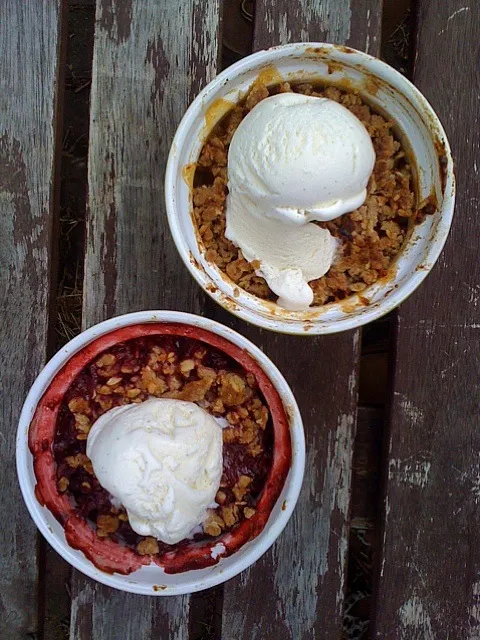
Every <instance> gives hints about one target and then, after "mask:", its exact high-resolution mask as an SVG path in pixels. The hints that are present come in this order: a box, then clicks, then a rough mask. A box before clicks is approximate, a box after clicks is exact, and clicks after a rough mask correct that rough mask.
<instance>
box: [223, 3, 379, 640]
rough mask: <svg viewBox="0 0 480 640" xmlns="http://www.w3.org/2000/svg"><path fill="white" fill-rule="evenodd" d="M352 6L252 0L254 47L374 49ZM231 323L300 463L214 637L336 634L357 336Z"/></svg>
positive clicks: (362, 6) (365, 9)
mask: <svg viewBox="0 0 480 640" xmlns="http://www.w3.org/2000/svg"><path fill="white" fill-rule="evenodd" d="M353 4H354V3H353V2H352V3H351V2H350V1H349V0H341V1H340V2H338V1H335V2H333V1H332V2H325V1H320V0H315V1H313V2H312V1H311V0H295V1H294V2H292V1H290V0H283V1H276V2H271V1H269V0H263V1H258V0H257V3H256V11H257V14H256V23H255V24H256V26H255V37H254V46H255V48H256V49H260V48H264V47H268V46H272V45H277V44H282V43H286V42H294V41H297V40H317V41H330V42H337V43H346V42H348V43H351V44H353V45H354V46H357V47H359V48H365V47H366V45H367V43H368V45H369V46H370V50H371V52H372V53H375V52H377V49H378V47H377V44H376V43H378V33H379V24H378V18H377V17H376V16H377V14H378V13H380V11H381V2H379V1H377V0H368V1H362V2H355V10H354V11H355V22H353V21H352V11H353ZM370 16H372V17H371V18H370ZM373 16H375V18H373ZM357 25H358V28H357ZM216 317H221V316H220V315H219V312H217V313H216ZM231 324H232V325H233V326H234V327H235V328H237V329H239V330H240V331H241V332H242V333H244V334H245V335H248V336H249V337H250V338H251V339H252V340H253V341H254V342H256V343H257V344H259V345H260V346H261V348H262V349H263V350H264V351H265V352H266V353H267V354H268V355H269V356H270V357H272V359H273V360H274V362H276V364H277V365H278V366H279V367H280V369H281V371H282V372H283V373H284V375H285V376H286V378H287V380H288V381H289V383H290V384H291V385H292V387H293V389H294V392H295V394H296V397H297V401H298V403H299V406H300V410H301V412H302V417H303V420H304V425H305V431H306V446H307V463H306V475H305V482H304V488H303V491H302V494H301V497H300V500H299V504H298V506H297V509H296V511H295V513H294V515H293V517H292V520H291V521H290V523H289V525H288V526H287V528H286V530H285V532H284V533H283V534H282V536H281V537H280V538H279V540H278V542H277V543H276V544H275V545H274V546H273V547H272V549H271V550H270V551H269V552H268V553H267V554H265V556H264V557H263V558H261V559H260V560H259V561H258V562H257V563H256V565H255V566H254V567H252V568H251V569H250V570H247V571H245V572H244V573H243V574H242V575H241V576H240V577H239V578H237V579H234V580H231V581H230V582H228V583H227V584H226V585H225V590H224V608H223V626H222V638H223V640H240V639H245V640H247V639H248V640H255V639H263V638H276V639H278V640H283V639H287V638H288V639H291V638H295V639H301V638H314V637H322V638H329V639H330V638H340V637H341V634H342V618H343V597H344V581H345V575H346V556H347V545H348V534H349V524H348V516H349V507H350V479H351V464H352V450H353V438H354V433H355V420H356V398H357V365H358V357H359V332H358V331H353V332H349V333H345V334H342V335H336V336H326V337H318V338H299V337H291V336H279V335H275V334H272V333H269V332H266V331H259V330H256V329H254V328H251V327H248V328H247V327H245V325H243V324H241V323H240V322H234V323H231Z"/></svg>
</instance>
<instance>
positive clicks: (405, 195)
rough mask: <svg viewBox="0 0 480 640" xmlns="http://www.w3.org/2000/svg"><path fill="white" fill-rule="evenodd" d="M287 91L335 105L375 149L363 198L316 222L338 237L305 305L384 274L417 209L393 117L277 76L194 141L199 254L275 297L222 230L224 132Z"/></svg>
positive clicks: (342, 294)
mask: <svg viewBox="0 0 480 640" xmlns="http://www.w3.org/2000/svg"><path fill="white" fill-rule="evenodd" d="M290 91H295V92H297V93H303V94H306V95H313V96H319V97H320V96H323V97H325V98H329V99H330V100H335V101H336V102H339V103H341V104H343V105H344V106H345V107H346V108H347V109H349V110H350V111H351V112H352V113H353V114H355V115H356V116H357V117H358V118H359V119H360V120H361V121H362V122H363V124H364V125H365V127H366V128H367V131H368V133H369V135H370V137H371V138H372V142H373V146H374V149H375V153H376V163H375V168H374V171H373V174H372V177H371V179H370V182H369V185H368V196H367V199H366V201H365V204H364V205H363V206H361V207H360V208H359V209H356V210H355V211H353V212H351V213H347V214H345V215H343V216H341V217H340V218H337V219H335V220H332V221H331V222H326V223H318V224H319V225H320V226H322V227H324V228H327V229H328V230H329V231H330V232H331V233H332V235H334V236H335V237H336V238H337V239H338V240H340V256H339V258H338V259H337V260H336V261H335V263H334V265H332V267H331V268H330V270H329V271H328V272H327V273H326V274H325V275H324V276H323V277H322V278H319V279H317V280H313V281H311V282H310V283H309V284H310V286H311V287H312V289H313V292H314V301H313V304H314V305H323V304H326V303H328V302H333V301H337V300H342V299H344V298H346V297H347V296H349V295H351V294H354V293H358V292H360V291H363V290H364V289H365V288H366V287H367V286H369V285H371V284H373V283H374V282H375V281H376V280H378V279H379V278H382V277H384V276H386V275H387V271H388V268H389V266H390V265H391V263H392V261H393V259H394V258H395V256H396V255H397V254H398V252H399V251H400V249H401V248H402V245H403V244H404V242H405V239H406V237H407V235H408V232H409V228H410V226H411V225H410V224H409V223H413V222H414V221H415V219H416V217H417V215H418V212H417V211H416V208H415V195H414V191H413V186H412V169H411V166H410V164H409V161H408V158H407V156H406V154H405V151H404V150H403V149H402V147H401V145H400V143H399V142H398V140H396V139H395V136H394V134H393V122H390V121H387V120H385V118H384V117H382V116H381V115H378V114H377V113H374V112H373V111H372V110H371V108H370V107H369V106H368V105H367V104H365V103H364V102H363V100H362V98H361V97H360V96H359V95H357V94H356V93H353V92H347V91H342V90H340V89H337V88H335V87H327V88H323V89H321V88H318V87H314V86H312V85H311V84H299V85H296V86H293V87H292V86H291V85H290V84H289V83H288V82H284V83H282V84H281V85H278V86H276V87H272V88H267V87H266V86H265V85H263V84H261V83H255V84H254V85H253V86H252V87H251V89H250V91H249V93H248V95H247V97H246V98H245V100H244V102H243V103H242V104H239V105H237V106H236V107H234V108H233V109H232V110H231V111H230V112H229V113H228V114H227V115H226V116H225V118H224V119H223V120H222V121H221V122H220V123H219V124H218V125H217V127H216V128H215V130H214V131H213V132H212V134H211V135H210V136H209V138H208V139H207V141H206V143H205V145H204V146H203V148H202V151H201V153H200V157H199V160H198V163H197V171H196V174H195V182H194V185H195V186H194V189H193V215H194V220H195V223H196V225H197V228H198V232H199V235H200V237H201V240H202V243H203V245H204V248H205V255H206V258H207V260H209V261H211V262H213V263H215V264H216V265H217V266H218V267H219V268H220V269H221V270H222V271H224V272H225V273H226V274H227V275H228V276H229V278H230V279H231V280H232V281H233V282H234V283H235V284H237V285H238V286H239V287H242V288H243V289H245V290H246V291H248V292H249V293H251V294H253V295H256V296H258V297H260V298H264V299H271V300H274V299H275V298H276V296H275V294H274V293H273V292H272V291H271V290H270V288H269V287H268V285H267V283H266V282H265V280H264V279H263V278H260V277H259V276H257V275H255V265H254V264H250V263H249V262H247V261H246V260H245V259H244V258H243V255H242V252H241V251H240V250H239V249H238V248H237V247H236V246H235V245H234V244H233V243H232V242H230V241H229V240H227V238H226V237H225V224H226V219H225V206H226V204H225V201H226V195H227V156H228V147H229V144H230V141H231V139H232V136H233V134H234V132H235V130H236V129H237V127H238V125H239V124H240V122H241V120H242V119H243V118H244V117H245V115H246V114H247V113H248V112H249V111H250V110H251V109H252V108H253V107H254V106H255V105H256V104H257V103H258V102H260V100H263V99H264V98H266V97H268V96H269V95H273V94H274V93H279V92H290ZM418 219H421V215H418Z"/></svg>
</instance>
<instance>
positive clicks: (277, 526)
mask: <svg viewBox="0 0 480 640" xmlns="http://www.w3.org/2000/svg"><path fill="white" fill-rule="evenodd" d="M146 322H178V323H183V324H187V325H190V326H195V327H200V328H202V329H205V330H207V331H210V332H212V333H216V334H217V335H219V336H222V337H223V338H225V339H227V340H229V341H230V342H232V343H233V344H235V345H237V346H239V347H241V348H242V349H245V350H246V351H247V352H248V353H249V354H250V355H251V356H253V357H254V358H255V360H256V361H257V362H258V363H259V364H260V366H261V367H262V369H263V370H264V371H265V373H266V374H267V375H268V377H269V378H270V380H271V382H272V383H273V384H274V386H275V387H276V389H277V391H278V393H279V394H280V397H281V399H282V401H283V404H284V406H285V408H286V410H287V416H288V417H289V420H290V434H291V440H292V464H291V468H290V471H289V474H288V476H287V479H286V481H285V485H284V487H283V490H282V492H281V494H280V497H279V498H278V500H277V502H276V504H275V507H274V509H273V511H272V513H271V514H270V518H269V520H268V522H267V524H266V526H265V528H264V530H263V531H262V533H261V534H260V535H259V536H258V537H257V538H255V539H253V540H251V541H250V542H247V543H246V544H245V545H244V546H243V547H241V548H240V549H239V550H238V551H237V552H236V553H234V554H233V555H231V556H230V557H228V558H222V559H220V562H219V563H218V564H216V565H214V566H212V567H208V568H206V569H200V570H193V571H187V572H184V573H177V574H166V573H165V572H164V571H163V570H162V569H161V568H160V567H158V566H156V565H153V564H152V565H150V566H147V567H142V568H141V569H140V570H138V571H135V572H133V573H131V574H129V575H126V576H124V575H120V574H113V575H109V574H107V573H103V572H102V571H99V570H98V569H97V568H96V567H95V566H94V565H93V564H92V563H91V562H90V561H89V560H87V558H86V557H85V556H84V555H83V553H81V552H80V551H76V550H75V549H73V548H71V547H70V546H69V545H68V544H67V542H66V540H65V535H64V530H63V527H62V526H61V525H60V524H59V523H58V522H57V520H56V519H55V518H54V516H53V515H52V514H51V512H50V511H49V510H48V509H47V508H46V507H42V506H41V505H40V503H39V502H38V501H37V499H36V497H35V493H34V489H35V484H36V479H35V475H34V472H33V458H32V454H31V453H30V450H29V448H28V442H27V440H28V430H29V426H30V422H31V420H32V417H33V414H34V412H35V409H36V406H37V404H38V402H39V400H40V398H41V397H42V395H43V394H44V392H45V390H46V389H47V387H48V385H49V384H50V382H51V381H52V380H53V378H54V377H55V375H56V374H57V373H58V371H59V370H60V369H61V368H62V367H63V366H64V364H65V363H66V362H67V361H68V360H69V359H70V358H71V357H72V356H73V355H74V354H75V353H77V352H78V351H80V350H81V349H82V348H83V347H85V346H86V345H87V344H89V343H90V342H92V341H93V340H94V339H95V338H98V337H99V336H101V335H104V334H106V333H109V332H111V331H113V330H115V329H118V328H120V327H126V326H130V325H135V324H142V323H146ZM304 466H305V439H304V434H303V426H302V419H301V416H300V412H299V410H298V406H297V403H296V401H295V398H294V397H293V394H292V392H291V390H290V387H289V386H288V384H287V382H286V381H285V379H284V377H283V376H282V374H281V373H280V371H279V370H278V369H277V368H276V367H275V365H274V364H273V363H272V362H271V360H269V359H268V358H267V356H266V355H265V354H264V353H263V352H262V351H260V349H258V348H257V347H256V346H255V345H253V344H252V343H251V342H249V341H248V340H247V339H246V338H244V337H243V336H241V335H240V334H238V333H236V332H235V331H232V330H231V329H229V328H228V327H225V326H223V325H221V324H218V323H216V322H213V321H212V320H208V319H206V318H201V317H199V316H194V315H190V314H188V313H179V312H176V311H140V312H138V313H131V314H127V315H124V316H119V317H117V318H112V319H111V320H107V321H105V322H101V323H100V324H97V325H95V326H93V327H91V328H90V329H88V330H87V331H84V332H83V333H81V334H80V335H79V336H77V337H76V338H74V339H73V340H71V341H70V342H69V343H68V344H67V345H66V346H65V347H63V348H62V349H61V350H60V351H59V352H58V353H57V354H56V355H55V356H54V357H53V358H52V359H51V360H50V362H48V364H47V365H46V366H45V368H44V369H43V370H42V371H41V372H40V374H39V376H38V378H37V379H36V380H35V382H34V384H33V386H32V388H31V390H30V393H29V394H28V396H27V399H26V400H25V404H24V406H23V409H22V413H21V416H20V422H19V426H18V433H17V472H18V478H19V482H20V487H21V490H22V494H23V497H24V500H25V503H26V505H27V507H28V510H29V512H30V515H31V516H32V518H33V520H34V521H35V523H36V525H37V527H38V528H39V529H40V531H41V533H42V534H43V535H44V537H45V538H46V539H47V541H48V542H49V543H50V544H51V546H52V547H53V548H54V549H55V550H56V551H57V552H58V553H59V554H60V555H61V556H62V557H63V558H64V559H65V560H67V562H69V563H70V564H71V565H72V566H74V567H75V568H76V569H78V570H79V571H82V573H84V574H86V575H87V576H89V577H90V578H94V579H95V580H98V581H99V582H102V583H103V584H106V585H108V586H110V587H115V588H116V589H121V590H122V591H130V592H132V593H140V594H145V595H159V596H165V595H167V596H168V595H179V594H182V593H193V592H195V591H200V590H201V589H206V588H208V587H212V586H214V585H217V584H219V583H221V582H225V581H226V580H228V579H229V578H232V577H233V576H235V575H237V574H238V573H240V572H241V571H243V569H245V568H247V567H248V566H250V565H251V564H253V563H254V562H255V561H256V560H258V558H259V557H260V556H261V555H262V554H263V553H265V551H266V550H267V549H268V548H269V547H270V546H271V545H272V544H273V543H274V541H275V540H276V538H277V537H278V536H279V535H280V533H281V531H282V530H283V528H284V527H285V525H286V524H287V521H288V519H289V518H290V516H291V515H292V511H293V509H294V507H295V503H296V502H297V498H298V494H299V492H300V488H301V485H302V479H303V472H304ZM281 561H282V562H289V558H283V559H282V560H281ZM159 587H160V588H159Z"/></svg>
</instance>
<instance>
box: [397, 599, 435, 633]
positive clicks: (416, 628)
mask: <svg viewBox="0 0 480 640" xmlns="http://www.w3.org/2000/svg"><path fill="white" fill-rule="evenodd" d="M398 617H399V618H400V626H399V629H398V631H399V636H398V637H399V639H400V640H412V638H422V640H435V638H434V635H433V631H432V623H431V621H430V616H429V614H428V612H427V610H426V609H425V607H424V605H423V603H422V601H421V600H420V598H419V597H418V596H417V595H416V594H414V595H413V597H412V598H410V599H409V600H407V602H405V604H404V605H403V606H401V607H400V609H399V610H398Z"/></svg>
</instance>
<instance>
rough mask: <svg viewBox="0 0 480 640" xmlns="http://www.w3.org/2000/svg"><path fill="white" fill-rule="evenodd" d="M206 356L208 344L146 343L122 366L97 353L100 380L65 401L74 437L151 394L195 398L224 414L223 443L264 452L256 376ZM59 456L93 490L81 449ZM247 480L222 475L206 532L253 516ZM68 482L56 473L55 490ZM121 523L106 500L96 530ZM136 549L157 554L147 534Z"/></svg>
mask: <svg viewBox="0 0 480 640" xmlns="http://www.w3.org/2000/svg"><path fill="white" fill-rule="evenodd" d="M206 355H207V352H206V350H205V349H203V348H201V347H199V348H198V349H196V350H194V352H193V353H192V354H190V355H189V356H188V357H186V358H180V357H179V355H178V354H177V353H176V352H175V351H173V350H169V349H168V348H163V347H161V346H156V345H154V346H152V347H151V349H150V351H149V354H148V359H147V363H146V364H143V365H140V364H138V363H137V362H136V361H135V360H133V361H131V362H129V363H128V364H125V362H124V361H121V359H119V358H117V357H116V356H115V355H114V354H113V353H106V354H104V355H102V356H101V357H100V358H99V359H97V361H96V362H95V363H92V365H91V366H92V368H93V372H94V375H95V377H96V379H97V381H98V382H97V384H96V385H95V388H94V391H93V394H87V395H86V396H85V397H83V396H80V395H79V396H74V397H72V398H71V399H70V400H69V402H68V406H67V409H68V411H69V412H70V414H71V416H72V419H73V421H74V423H73V424H74V431H73V433H74V437H75V438H76V440H77V441H82V440H85V439H86V438H87V436H88V433H89V431H90V429H91V427H92V425H93V423H94V422H95V420H96V419H97V418H98V417H99V416H101V415H102V414H103V413H105V412H106V411H108V410H109V409H111V408H113V407H117V406H122V405H125V404H131V403H135V404H136V403H140V402H143V401H145V400H147V399H148V398H150V397H152V396H153V397H159V398H176V399H181V400H186V401H190V402H196V403H197V404H198V405H200V406H201V407H203V408H204V409H205V410H207V411H208V412H209V413H211V414H212V415H214V416H217V417H223V418H225V419H226V421H227V422H228V426H227V427H226V428H224V429H223V439H224V443H226V444H228V443H233V444H236V445H241V446H242V447H244V449H245V452H246V453H247V454H248V455H249V456H252V457H254V458H255V457H256V456H258V455H259V454H260V453H262V451H263V438H262V435H263V432H264V431H265V429H266V427H267V423H268V419H269V411H268V408H267V406H266V405H265V404H264V400H263V397H261V395H260V394H259V390H258V386H257V382H256V379H255V377H254V376H253V375H251V374H250V373H245V372H243V371H240V372H232V371H228V370H226V369H223V368H219V369H218V368H217V369H214V368H212V367H209V366H205V364H204V360H205V356H206ZM91 373H92V372H91ZM82 444H83V443H82ZM63 462H64V463H65V464H64V469H65V468H67V469H70V470H71V472H77V471H79V470H81V471H82V473H83V472H85V474H84V475H85V480H84V481H83V482H82V486H81V493H84V494H89V493H91V492H92V491H93V485H94V482H96V480H95V476H94V471H93V467H92V463H91V461H90V459H89V458H88V457H87V455H85V453H77V454H75V455H70V456H66V457H65V458H64V459H63ZM64 473H66V472H64ZM67 475H68V474H67ZM252 482H253V478H251V477H250V476H248V475H244V474H240V476H239V478H238V480H237V481H236V482H235V483H234V484H233V483H232V482H230V483H229V481H228V480H227V478H226V477H225V476H224V477H222V481H221V488H220V490H219V491H218V492H217V496H216V501H217V504H218V507H217V508H215V509H211V510H210V511H209V514H208V518H207V520H206V522H205V524H204V526H203V530H204V533H205V534H207V535H211V536H217V535H220V534H221V533H222V531H224V530H225V529H229V528H232V527H233V526H235V525H236V524H237V523H238V522H240V521H241V520H242V519H243V518H251V517H252V515H253V514H254V513H255V508H254V505H255V498H254V497H253V495H252V494H251V485H252ZM70 484H71V483H70V480H69V478H68V477H66V475H63V474H61V473H59V474H58V479H57V485H58V489H59V491H60V492H62V493H65V492H68V491H70V488H71V487H70ZM127 521H128V516H127V514H126V512H125V510H124V509H123V508H122V507H120V508H116V507H114V506H112V507H111V508H110V511H109V513H100V512H99V513H98V515H97V517H96V532H97V535H98V536H99V537H102V538H103V537H109V536H111V535H112V534H115V532H117V530H118V528H119V527H120V525H121V523H122V522H127ZM136 549H137V552H138V553H139V554H141V555H146V554H155V553H158V552H159V546H158V543H157V541H156V540H155V539H154V538H151V537H146V538H143V539H141V540H140V542H139V543H138V544H137V545H136Z"/></svg>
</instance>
